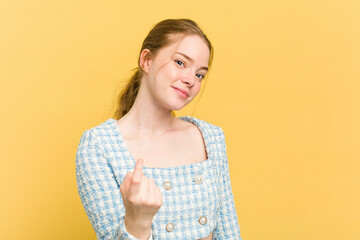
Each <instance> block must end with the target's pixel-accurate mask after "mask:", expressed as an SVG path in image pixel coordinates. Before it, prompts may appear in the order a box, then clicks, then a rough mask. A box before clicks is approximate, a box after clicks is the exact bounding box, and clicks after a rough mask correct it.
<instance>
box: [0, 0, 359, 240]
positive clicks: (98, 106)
mask: <svg viewBox="0 0 360 240" xmlns="http://www.w3.org/2000/svg"><path fill="white" fill-rule="evenodd" d="M359 13H360V1H358V0H347V1H341V0H302V1H300V0H298V1H285V0H283V1H281V0H271V1H270V0H269V1H266V0H254V1H235V0H234V1H210V0H206V1H204V0H197V1H187V0H186V1H165V0H164V1H134V2H130V1H114V0H111V1H99V0H87V1H76V0H75V1H73V0H72V1H69V0H62V1H39V0H32V1H20V0H13V1H10V0H9V1H3V0H2V1H1V3H0V56H1V57H0V79H1V83H0V84H1V85H0V88H1V94H0V98H1V99H0V100H1V101H0V104H1V107H0V111H1V120H0V131H1V138H0V140H1V142H0V144H1V165H0V169H1V170H0V171H1V172H0V189H1V198H0V232H1V239H38V240H41V239H52V240H56V239H95V233H94V232H93V230H92V228H91V225H90V222H89V221H88V219H87V216H86V214H85V211H84V209H83V206H82V205H81V202H80V198H79V196H78V194H77V187H76V178H75V152H76V149H77V146H78V143H79V140H80V136H81V134H82V133H83V132H84V131H85V129H88V128H91V127H94V126H96V125H98V124H100V123H102V122H103V121H105V120H106V119H108V118H110V117H112V115H111V114H112V111H113V107H114V101H115V98H116V95H117V93H118V91H119V90H120V89H121V87H122V86H124V84H125V83H126V81H127V79H128V77H129V76H130V74H131V69H132V68H134V67H136V60H137V57H138V52H139V50H140V47H141V43H142V41H143V39H144V37H145V36H146V34H147V33H148V31H149V30H150V28H151V27H152V26H153V25H154V24H155V23H157V22H159V21H160V20H163V19H165V18H181V17H185V18H191V19H194V20H195V21H197V22H198V23H199V25H200V26H201V27H202V28H203V30H204V31H205V32H206V34H207V35H208V37H209V38H210V40H211V41H212V43H213V45H214V48H215V58H214V64H213V68H212V69H211V71H210V75H209V78H208V79H207V80H206V81H207V84H206V86H205V90H204V92H203V95H202V96H201V98H200V101H199V102H198V105H197V106H196V102H197V99H196V100H195V102H193V103H192V104H191V105H189V106H187V107H186V108H185V109H183V110H182V111H180V112H177V116H180V115H191V114H192V112H193V111H194V107H195V106H196V108H195V113H194V116H195V117H197V118H200V119H203V120H206V121H208V122H210V123H213V124H215V125H218V126H220V127H222V128H223V130H224V131H225V135H226V142H227V149H228V157H229V165H230V175H231V180H232V186H233V193H234V197H235V205H236V209H237V213H238V217H239V224H240V229H241V234H242V237H243V239H244V240H264V239H266V240H290V239H291V240H303V239H314V240H317V239H327V240H332V239H333V240H339V239H349V240H350V239H351V240H355V239H360V229H359V226H360V204H359V202H360V161H359V160H360V83H359V80H360V67H359V66H360V14H359Z"/></svg>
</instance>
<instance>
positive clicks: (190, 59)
mask: <svg viewBox="0 0 360 240" xmlns="http://www.w3.org/2000/svg"><path fill="white" fill-rule="evenodd" d="M175 53H177V54H180V55H182V56H184V57H185V58H186V59H187V60H189V61H190V62H194V60H193V59H192V58H191V57H189V56H188V55H186V54H184V53H181V52H175ZM199 69H205V70H206V71H208V70H209V69H208V68H207V67H201V68H199Z"/></svg>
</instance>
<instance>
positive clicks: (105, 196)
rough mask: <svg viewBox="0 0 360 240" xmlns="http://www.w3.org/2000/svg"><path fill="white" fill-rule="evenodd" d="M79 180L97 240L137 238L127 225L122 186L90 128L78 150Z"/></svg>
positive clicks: (80, 193) (86, 209)
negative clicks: (127, 228)
mask: <svg viewBox="0 0 360 240" xmlns="http://www.w3.org/2000/svg"><path fill="white" fill-rule="evenodd" d="M76 180H77V186H78V193H79V195H80V199H81V202H82V204H83V206H84V209H85V212H86V214H87V216H88V218H89V220H90V222H91V225H92V226H93V228H94V230H95V232H96V236H97V239H101V240H103V239H104V240H105V239H117V240H120V239H121V240H138V238H135V237H134V236H133V235H131V234H130V233H129V232H127V230H126V228H125V224H124V217H125V209H124V205H123V202H122V199H121V194H120V189H119V187H120V186H119V185H118V183H117V181H116V179H115V176H114V173H113V170H112V168H111V166H110V164H109V163H108V162H107V161H106V159H105V157H104V155H103V152H102V151H101V148H100V147H99V145H98V142H97V141H96V135H95V134H94V132H93V130H91V129H90V130H86V131H85V132H84V134H83V135H82V136H81V139H80V143H79V146H78V149H77V152H76ZM129 229H130V228H129ZM132 229H134V228H132ZM150 238H151V234H150ZM150 238H149V239H150ZM145 239H146V238H145Z"/></svg>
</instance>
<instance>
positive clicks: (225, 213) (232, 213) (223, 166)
mask: <svg viewBox="0 0 360 240" xmlns="http://www.w3.org/2000/svg"><path fill="white" fill-rule="evenodd" d="M220 131H221V135H220V139H221V141H220V148H221V151H220V157H221V159H222V160H221V163H220V171H219V174H220V176H219V179H220V181H219V191H220V192H219V194H220V209H219V213H218V218H217V222H216V228H215V230H214V239H236V240H241V237H240V227H239V223H238V217H237V214H236V209H235V204H234V196H233V193H232V187H231V182H230V174H229V164H228V159H227V153H226V144H225V135H224V132H223V130H222V129H221V128H220Z"/></svg>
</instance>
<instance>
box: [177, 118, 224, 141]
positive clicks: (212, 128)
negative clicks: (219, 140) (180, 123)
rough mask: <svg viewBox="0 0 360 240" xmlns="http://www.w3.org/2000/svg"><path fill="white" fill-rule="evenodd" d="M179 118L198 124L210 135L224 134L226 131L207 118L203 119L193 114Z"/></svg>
mask: <svg viewBox="0 0 360 240" xmlns="http://www.w3.org/2000/svg"><path fill="white" fill-rule="evenodd" d="M178 118H179V119H182V120H184V121H187V122H191V123H193V124H195V125H197V127H199V128H200V130H201V131H202V132H203V133H205V134H206V135H209V136H210V137H211V136H223V135H224V131H223V129H222V128H221V127H220V126H218V125H215V124H213V123H210V122H208V121H206V120H202V119H199V118H195V117H192V116H180V117H178Z"/></svg>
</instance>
